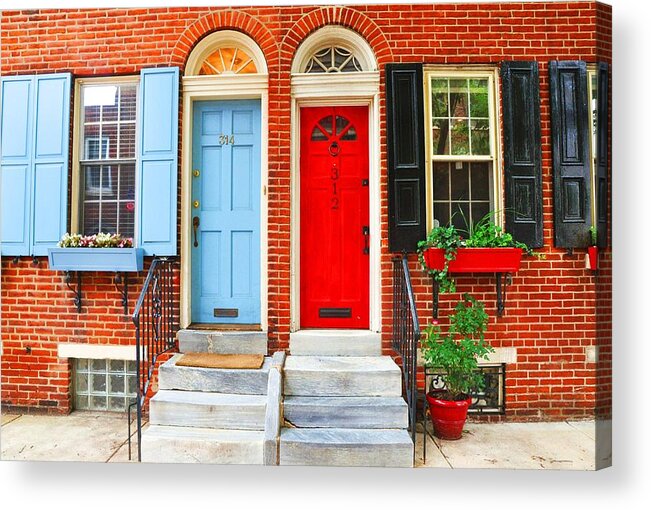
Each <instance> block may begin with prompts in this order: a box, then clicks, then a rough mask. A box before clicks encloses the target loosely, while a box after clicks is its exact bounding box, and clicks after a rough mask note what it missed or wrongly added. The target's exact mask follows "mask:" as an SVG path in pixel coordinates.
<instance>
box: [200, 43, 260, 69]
mask: <svg viewBox="0 0 651 510" xmlns="http://www.w3.org/2000/svg"><path fill="white" fill-rule="evenodd" d="M257 72H258V68H257V67H256V65H255V62H254V61H253V58H252V57H251V56H250V55H249V54H248V53H247V52H246V51H245V50H243V49H242V48H237V47H223V48H217V50H216V51H214V52H212V53H211V54H210V55H208V56H207V57H206V59H205V60H204V61H203V62H202V63H201V69H200V70H199V74H255V73H257Z"/></svg>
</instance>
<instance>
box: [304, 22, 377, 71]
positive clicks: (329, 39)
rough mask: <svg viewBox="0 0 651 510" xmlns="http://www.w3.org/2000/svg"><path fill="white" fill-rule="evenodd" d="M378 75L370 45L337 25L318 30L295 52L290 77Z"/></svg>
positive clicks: (350, 31)
mask: <svg viewBox="0 0 651 510" xmlns="http://www.w3.org/2000/svg"><path fill="white" fill-rule="evenodd" d="M369 71H377V61H376V60H375V55H374V54H373V50H372V49H371V47H370V46H369V44H368V43H367V42H366V40H364V38H363V37H362V36H360V35H359V34H358V33H356V32H354V31H353V30H350V29H348V28H345V27H342V26H338V25H328V26H325V27H323V28H320V29H319V30H317V31H316V32H314V33H313V34H311V35H310V36H309V37H307V38H306V39H305V40H304V41H303V42H302V43H301V45H300V46H299V47H298V48H297V50H296V54H295V55H294V61H293V63H292V74H294V75H298V74H338V73H362V72H369Z"/></svg>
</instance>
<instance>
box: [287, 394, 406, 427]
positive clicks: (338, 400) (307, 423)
mask: <svg viewBox="0 0 651 510" xmlns="http://www.w3.org/2000/svg"><path fill="white" fill-rule="evenodd" d="M283 409H284V414H285V416H284V417H285V420H286V421H288V422H289V423H291V424H292V425H294V426H295V427H306V428H319V427H321V428H349V429H406V428H407V427H408V426H409V414H408V408H407V403H406V402H405V401H404V399H403V398H402V397H287V398H285V402H284V405H283Z"/></svg>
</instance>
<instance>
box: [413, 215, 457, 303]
mask: <svg viewBox="0 0 651 510" xmlns="http://www.w3.org/2000/svg"><path fill="white" fill-rule="evenodd" d="M459 246H461V235H460V234H459V232H458V231H457V229H456V228H455V227H454V225H452V224H450V225H446V226H444V227H434V228H433V229H432V230H431V231H430V232H429V234H427V239H425V240H424V241H420V242H419V243H418V260H419V261H420V264H421V266H422V267H423V268H424V269H425V270H426V271H427V272H429V273H430V275H431V276H432V277H433V278H434V280H436V282H437V283H438V285H439V290H440V291H441V292H454V291H455V290H456V285H455V283H454V280H453V279H452V278H450V276H449V275H448V262H449V261H451V260H454V258H455V257H456V255H457V248H459ZM431 247H436V248H443V249H444V250H445V265H444V267H443V269H442V270H441V271H433V270H432V271H430V270H428V268H427V264H426V263H425V258H424V256H423V251H425V250H426V249H427V248H431Z"/></svg>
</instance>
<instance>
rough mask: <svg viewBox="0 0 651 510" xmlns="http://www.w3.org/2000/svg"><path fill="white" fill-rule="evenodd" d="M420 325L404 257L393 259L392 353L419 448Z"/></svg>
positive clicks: (412, 432)
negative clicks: (396, 357) (399, 368)
mask: <svg viewBox="0 0 651 510" xmlns="http://www.w3.org/2000/svg"><path fill="white" fill-rule="evenodd" d="M419 340H420V326H419V324H418V313H417V312H416V300H415V299H414V290H413V288H412V286H411V277H410V276H409V265H408V264H407V257H406V256H405V255H403V256H401V257H399V258H394V259H393V338H392V347H393V350H394V351H395V352H396V353H397V354H398V355H399V356H400V358H401V359H402V378H403V386H404V392H405V397H406V400H407V405H408V407H409V431H410V432H411V439H412V441H413V442H414V449H415V446H416V409H417V404H418V388H417V387H416V370H417V356H418V341H419Z"/></svg>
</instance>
